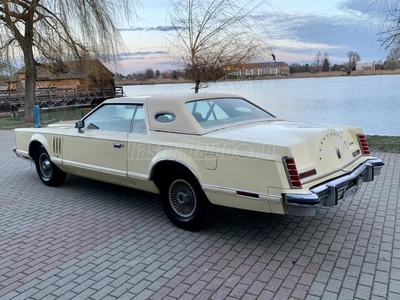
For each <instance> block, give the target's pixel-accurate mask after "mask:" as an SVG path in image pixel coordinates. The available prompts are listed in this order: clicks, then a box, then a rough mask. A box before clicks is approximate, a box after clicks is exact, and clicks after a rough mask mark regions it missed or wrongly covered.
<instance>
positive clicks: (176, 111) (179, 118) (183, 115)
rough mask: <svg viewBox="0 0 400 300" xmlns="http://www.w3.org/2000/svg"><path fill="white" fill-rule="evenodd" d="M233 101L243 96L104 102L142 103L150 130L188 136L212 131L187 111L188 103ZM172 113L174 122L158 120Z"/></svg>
mask: <svg viewBox="0 0 400 300" xmlns="http://www.w3.org/2000/svg"><path fill="white" fill-rule="evenodd" d="M224 98H226V99H232V98H241V99H244V98H243V97H242V96H238V95H234V94H222V93H207V94H205V93H201V94H195V93H186V94H183V93H182V94H157V95H143V96H135V97H126V98H114V99H109V100H106V101H104V102H103V103H104V104H110V103H118V104H120V103H132V104H133V103H136V104H137V103H140V104H142V103H143V104H144V105H145V108H146V110H147V116H148V122H149V126H150V130H157V131H166V132H177V133H188V134H205V133H207V132H209V131H212V129H205V128H203V127H202V126H201V125H200V124H199V123H198V122H197V121H196V119H195V118H194V116H193V115H192V114H191V113H190V111H189V110H188V109H187V107H186V106H185V104H186V103H187V102H191V101H196V100H206V99H224ZM164 113H170V114H173V115H175V117H176V119H175V120H174V121H172V122H168V123H163V122H159V121H157V120H156V116H157V115H159V114H164Z"/></svg>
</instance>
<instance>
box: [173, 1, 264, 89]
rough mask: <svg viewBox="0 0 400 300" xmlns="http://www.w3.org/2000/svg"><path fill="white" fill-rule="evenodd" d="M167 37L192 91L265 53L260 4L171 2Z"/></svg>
mask: <svg viewBox="0 0 400 300" xmlns="http://www.w3.org/2000/svg"><path fill="white" fill-rule="evenodd" d="M170 2H171V7H170V9H169V13H168V16H169V22H170V24H171V25H172V26H173V29H174V33H173V34H172V36H171V37H170V41H171V45H172V46H173V48H174V49H175V50H176V53H177V56H178V57H179V61H180V62H181V63H182V65H183V68H184V69H185V70H186V72H187V75H188V76H189V78H190V79H191V80H192V81H193V82H194V84H195V86H194V91H195V93H198V91H199V89H200V88H202V87H204V84H206V83H207V82H212V81H216V80H218V79H220V78H222V77H223V76H225V75H226V74H229V73H231V72H232V71H234V70H235V69H237V68H240V66H242V65H243V64H246V63H249V62H252V61H254V60H256V59H260V58H261V57H262V55H263V53H264V46H265V42H264V39H263V28H262V22H260V21H259V20H258V19H257V16H260V15H261V11H262V6H261V5H260V4H259V3H260V2H258V3H257V2H256V1H251V0H250V1H247V2H246V4H244V5H243V4H241V1H237V0H171V1H170Z"/></svg>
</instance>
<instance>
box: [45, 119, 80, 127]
mask: <svg viewBox="0 0 400 300" xmlns="http://www.w3.org/2000/svg"><path fill="white" fill-rule="evenodd" d="M75 122H76V120H74V121H60V122H57V123H52V124H49V125H47V127H51V128H54V127H58V128H71V127H74V126H75Z"/></svg>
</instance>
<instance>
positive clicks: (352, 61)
mask: <svg viewBox="0 0 400 300" xmlns="http://www.w3.org/2000/svg"><path fill="white" fill-rule="evenodd" d="M347 58H348V59H349V62H348V63H347V72H348V73H350V72H351V71H353V70H355V68H356V64H357V62H359V61H360V60H361V57H360V55H359V54H358V53H357V51H348V52H347Z"/></svg>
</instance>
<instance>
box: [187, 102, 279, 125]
mask: <svg viewBox="0 0 400 300" xmlns="http://www.w3.org/2000/svg"><path fill="white" fill-rule="evenodd" d="M186 107H187V108H188V109H189V111H190V112H191V113H192V115H193V117H194V118H195V119H196V120H197V122H198V123H199V124H200V125H201V126H202V127H203V128H205V129H208V128H213V127H218V126H222V125H228V124H233V123H239V122H244V121H253V120H258V119H273V118H274V116H273V115H271V114H269V113H268V112H266V111H264V110H262V109H261V108H259V107H257V106H255V105H254V104H252V103H250V102H248V101H246V100H244V99H240V98H229V99H226V98H224V99H207V100H197V101H192V102H188V103H186Z"/></svg>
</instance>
